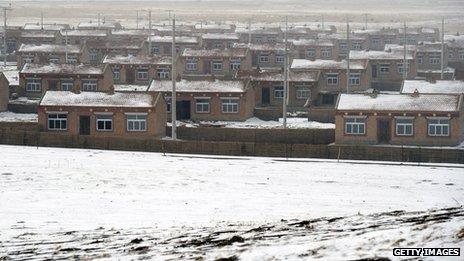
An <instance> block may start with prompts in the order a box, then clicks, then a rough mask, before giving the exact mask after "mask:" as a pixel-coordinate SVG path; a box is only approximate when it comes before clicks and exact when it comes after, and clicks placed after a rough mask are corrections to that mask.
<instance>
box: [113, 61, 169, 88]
mask: <svg viewBox="0 0 464 261" xmlns="http://www.w3.org/2000/svg"><path fill="white" fill-rule="evenodd" d="M116 66H118V67H119V73H120V78H119V80H116V79H114V83H115V84H140V85H147V86H148V84H149V83H150V81H151V80H152V79H155V80H169V79H170V78H169V79H160V78H159V77H158V74H157V70H158V69H168V70H169V75H170V76H171V65H164V64H163V65H160V64H150V65H129V64H123V65H115V64H111V65H110V67H111V70H114V68H115V67H116ZM138 68H148V79H147V80H139V79H137V69H138Z"/></svg>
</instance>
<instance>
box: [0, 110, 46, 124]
mask: <svg viewBox="0 0 464 261" xmlns="http://www.w3.org/2000/svg"><path fill="white" fill-rule="evenodd" d="M0 122H37V114H36V113H15V112H11V111H5V112H0Z"/></svg>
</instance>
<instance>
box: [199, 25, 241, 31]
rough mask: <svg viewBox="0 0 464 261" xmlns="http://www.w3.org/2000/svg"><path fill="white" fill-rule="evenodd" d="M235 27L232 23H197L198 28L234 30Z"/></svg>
mask: <svg viewBox="0 0 464 261" xmlns="http://www.w3.org/2000/svg"><path fill="white" fill-rule="evenodd" d="M233 28H234V27H233V26H232V25H230V24H196V25H195V29H196V30H202V29H205V30H232V29H233Z"/></svg>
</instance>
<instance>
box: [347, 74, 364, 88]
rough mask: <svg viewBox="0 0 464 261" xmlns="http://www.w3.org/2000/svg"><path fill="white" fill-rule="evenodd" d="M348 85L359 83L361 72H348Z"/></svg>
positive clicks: (357, 84)
mask: <svg viewBox="0 0 464 261" xmlns="http://www.w3.org/2000/svg"><path fill="white" fill-rule="evenodd" d="M348 82H349V84H350V86H359V85H361V73H350V78H349V79H348Z"/></svg>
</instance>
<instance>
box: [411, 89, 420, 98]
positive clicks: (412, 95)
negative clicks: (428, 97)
mask: <svg viewBox="0 0 464 261" xmlns="http://www.w3.org/2000/svg"><path fill="white" fill-rule="evenodd" d="M411 97H419V91H418V90H417V89H415V90H414V92H413V93H411Z"/></svg>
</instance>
